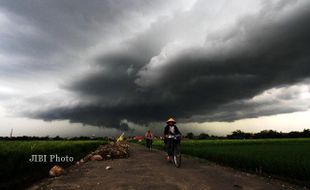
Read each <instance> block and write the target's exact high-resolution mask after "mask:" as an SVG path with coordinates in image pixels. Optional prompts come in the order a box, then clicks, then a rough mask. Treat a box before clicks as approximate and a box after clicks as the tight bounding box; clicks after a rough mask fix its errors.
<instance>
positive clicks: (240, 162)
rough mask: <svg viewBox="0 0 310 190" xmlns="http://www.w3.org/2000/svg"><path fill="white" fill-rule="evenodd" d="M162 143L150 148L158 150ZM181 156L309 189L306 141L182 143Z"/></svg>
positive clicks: (309, 148)
mask: <svg viewBox="0 0 310 190" xmlns="http://www.w3.org/2000/svg"><path fill="white" fill-rule="evenodd" d="M163 146H164V143H163V141H160V140H157V141H155V142H154V143H153V147H155V148H159V149H162V148H163ZM181 151H182V153H183V154H188V155H191V156H195V157H199V158H204V159H207V160H210V161H213V162H216V163H220V164H223V165H228V166H231V167H234V168H238V169H241V170H245V171H251V172H256V173H259V174H262V175H265V176H267V175H272V176H276V177H279V178H282V179H285V180H289V181H293V182H297V183H300V184H302V185H307V186H309V185H310V139H309V138H300V139H253V140H252V139H248V140H183V141H182V144H181Z"/></svg>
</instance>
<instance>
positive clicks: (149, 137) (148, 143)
mask: <svg viewBox="0 0 310 190" xmlns="http://www.w3.org/2000/svg"><path fill="white" fill-rule="evenodd" d="M144 136H145V142H146V147H147V148H149V149H150V150H151V149H152V143H153V138H154V135H153V134H152V132H151V130H147V132H146V133H145V135H144Z"/></svg>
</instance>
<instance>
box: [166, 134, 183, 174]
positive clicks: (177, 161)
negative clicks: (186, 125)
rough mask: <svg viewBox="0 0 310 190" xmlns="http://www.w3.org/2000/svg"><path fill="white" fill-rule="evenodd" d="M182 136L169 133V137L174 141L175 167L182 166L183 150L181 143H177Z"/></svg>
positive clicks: (173, 155) (173, 158) (173, 159)
mask: <svg viewBox="0 0 310 190" xmlns="http://www.w3.org/2000/svg"><path fill="white" fill-rule="evenodd" d="M180 137H181V135H169V136H168V138H169V139H173V143H172V147H171V149H172V162H173V164H174V166H175V167H177V168H179V167H180V166H181V160H182V156H181V150H180V144H178V143H177V140H179V138H180Z"/></svg>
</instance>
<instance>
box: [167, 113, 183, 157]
mask: <svg viewBox="0 0 310 190" xmlns="http://www.w3.org/2000/svg"><path fill="white" fill-rule="evenodd" d="M166 123H167V125H166V127H165V130H164V142H165V147H166V151H167V160H168V161H170V160H171V158H172V155H173V143H175V144H180V143H181V135H182V134H181V132H180V131H179V129H178V127H177V126H176V125H175V124H176V123H177V122H176V121H175V119H173V118H170V119H168V120H167V121H166ZM176 136H177V137H178V138H176V139H175V137H176Z"/></svg>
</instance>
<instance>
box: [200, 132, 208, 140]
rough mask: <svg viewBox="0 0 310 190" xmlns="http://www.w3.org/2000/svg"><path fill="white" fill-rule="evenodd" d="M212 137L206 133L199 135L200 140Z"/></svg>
mask: <svg viewBox="0 0 310 190" xmlns="http://www.w3.org/2000/svg"><path fill="white" fill-rule="evenodd" d="M209 137H210V136H209V135H208V134H206V133H200V135H198V139H208V138H209Z"/></svg>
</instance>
